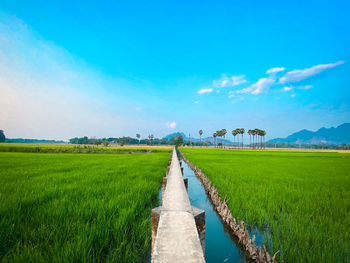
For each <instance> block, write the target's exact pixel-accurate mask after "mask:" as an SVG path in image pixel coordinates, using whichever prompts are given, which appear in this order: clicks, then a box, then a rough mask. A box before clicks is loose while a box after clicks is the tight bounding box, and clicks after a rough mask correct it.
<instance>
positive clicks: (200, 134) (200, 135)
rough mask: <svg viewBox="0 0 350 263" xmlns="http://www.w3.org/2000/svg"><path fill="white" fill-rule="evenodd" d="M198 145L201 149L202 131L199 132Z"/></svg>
mask: <svg viewBox="0 0 350 263" xmlns="http://www.w3.org/2000/svg"><path fill="white" fill-rule="evenodd" d="M198 133H199V144H200V146H201V148H202V134H203V131H202V130H199V132H198Z"/></svg>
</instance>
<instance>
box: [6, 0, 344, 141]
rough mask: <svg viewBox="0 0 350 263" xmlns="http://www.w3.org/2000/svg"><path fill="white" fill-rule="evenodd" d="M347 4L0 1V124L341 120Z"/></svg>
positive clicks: (271, 126)
mask: <svg viewBox="0 0 350 263" xmlns="http://www.w3.org/2000/svg"><path fill="white" fill-rule="evenodd" d="M73 2H74V3H73ZM101 2H103V3H101ZM349 13H350V1H348V0H343V1H336V0H335V1H334V0H332V1H295V0H294V1H63V0H61V1H34V0H33V1H29V0H28V1H12V0H2V1H1V4H0V129H2V130H4V131H5V135H6V136H7V137H9V138H18V137H22V138H40V139H63V140H67V139H69V138H72V137H76V136H78V137H81V136H89V137H93V136H96V137H119V136H133V137H135V134H136V133H140V134H141V136H142V137H143V138H144V137H146V136H148V135H149V134H154V135H155V136H156V137H163V136H165V135H167V134H170V133H172V132H176V131H180V132H184V133H185V134H191V137H199V135H198V130H199V129H202V130H203V137H206V136H211V135H212V134H213V133H214V132H215V131H216V130H219V129H223V128H225V129H226V130H227V131H228V134H230V131H231V130H233V129H235V128H238V127H239V128H245V129H246V130H248V129H254V128H260V129H264V130H266V132H267V136H266V138H267V139H272V138H275V137H285V136H288V135H289V134H291V133H293V132H295V131H298V130H300V129H309V130H317V129H318V128H321V127H331V126H338V125H340V124H342V123H344V122H350V103H349V102H350V16H349V15H348V14H349ZM228 139H232V138H230V137H229V138H228Z"/></svg>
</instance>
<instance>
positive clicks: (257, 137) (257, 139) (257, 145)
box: [254, 128, 260, 149]
mask: <svg viewBox="0 0 350 263" xmlns="http://www.w3.org/2000/svg"><path fill="white" fill-rule="evenodd" d="M254 132H255V135H256V141H255V147H256V148H257V149H258V148H259V136H260V135H259V129H258V128H255V129H254Z"/></svg>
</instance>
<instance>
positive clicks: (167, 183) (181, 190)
mask: <svg viewBox="0 0 350 263" xmlns="http://www.w3.org/2000/svg"><path fill="white" fill-rule="evenodd" d="M184 179H185V178H184V177H183V173H182V168H181V166H180V162H179V159H178V157H177V154H176V150H175V148H174V150H173V153H172V156H171V162H170V165H169V167H168V169H167V176H166V177H165V179H164V180H163V190H164V191H163V195H162V206H160V207H157V208H154V209H153V210H152V259H151V261H152V263H158V262H162V263H163V262H205V259H204V249H205V213H204V211H203V210H201V209H198V208H195V207H192V206H191V204H190V200H189V198H188V194H187V181H186V180H184Z"/></svg>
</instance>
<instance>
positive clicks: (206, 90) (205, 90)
mask: <svg viewBox="0 0 350 263" xmlns="http://www.w3.org/2000/svg"><path fill="white" fill-rule="evenodd" d="M210 92H213V89H212V88H210V89H201V90H199V91H198V94H204V93H210Z"/></svg>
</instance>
